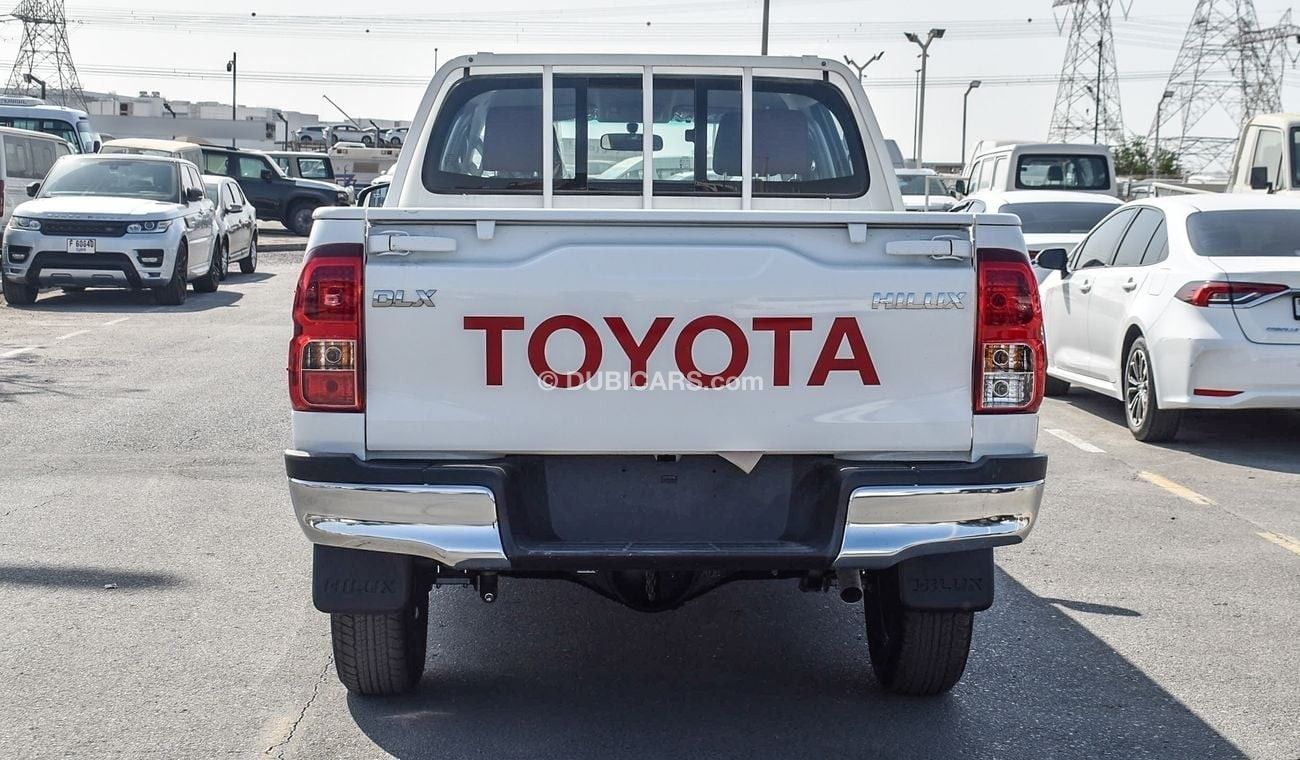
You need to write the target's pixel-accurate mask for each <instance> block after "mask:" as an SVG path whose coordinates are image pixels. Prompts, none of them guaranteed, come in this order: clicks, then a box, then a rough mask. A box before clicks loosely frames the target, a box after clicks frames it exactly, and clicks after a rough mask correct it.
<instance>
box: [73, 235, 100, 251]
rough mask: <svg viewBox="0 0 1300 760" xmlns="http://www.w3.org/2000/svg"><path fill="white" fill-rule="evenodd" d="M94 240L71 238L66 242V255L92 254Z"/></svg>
mask: <svg viewBox="0 0 1300 760" xmlns="http://www.w3.org/2000/svg"><path fill="white" fill-rule="evenodd" d="M94 252H95V239H94V238H72V239H71V240H69V241H68V253H94Z"/></svg>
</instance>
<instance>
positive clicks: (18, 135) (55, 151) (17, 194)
mask: <svg viewBox="0 0 1300 760" xmlns="http://www.w3.org/2000/svg"><path fill="white" fill-rule="evenodd" d="M73 152H74V151H73V149H72V146H71V145H69V144H68V142H67V141H66V140H64V139H62V138H59V137H56V136H54V135H50V134H46V133H44V132H32V131H30V130H27V129H10V128H9V127H0V229H3V228H4V225H6V224H8V223H9V215H10V214H12V213H13V210H14V209H15V208H16V207H17V206H18V204H20V203H23V202H25V201H27V200H28V198H27V186H28V185H29V184H31V183H32V182H40V181H41V180H43V179H45V174H46V172H48V171H49V170H50V167H51V166H54V162H55V161H57V160H59V159H60V158H61V157H63V156H66V155H68V154H70V153H73Z"/></svg>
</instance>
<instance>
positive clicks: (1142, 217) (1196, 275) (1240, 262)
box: [1038, 195, 1300, 441]
mask: <svg viewBox="0 0 1300 760" xmlns="http://www.w3.org/2000/svg"><path fill="white" fill-rule="evenodd" d="M1067 259H1068V260H1067ZM1038 263H1039V265H1040V266H1043V267H1045V268H1049V269H1052V270H1054V271H1052V272H1051V273H1050V275H1049V276H1048V277H1047V278H1046V279H1045V280H1044V281H1043V282H1042V285H1041V286H1040V288H1041V293H1042V300H1043V311H1044V322H1045V327H1046V331H1047V353H1048V366H1047V373H1048V380H1047V393H1048V395H1062V394H1064V393H1066V392H1068V391H1069V389H1070V385H1078V386H1080V387H1083V388H1087V389H1089V390H1092V391H1097V392H1099V393H1103V394H1105V395H1107V396H1111V397H1114V398H1116V399H1120V400H1122V401H1123V402H1124V407H1125V415H1126V417H1127V420H1128V426H1129V429H1130V430H1131V431H1132V432H1133V435H1134V436H1135V437H1136V438H1138V439H1139V440H1143V441H1162V440H1169V439H1171V438H1173V437H1174V436H1175V435H1176V434H1177V432H1178V425H1179V422H1180V420H1181V415H1182V410H1184V409H1300V199H1296V200H1291V199H1283V198H1278V197H1276V196H1262V195H1188V196H1180V197H1171V198H1154V199H1150V200H1144V201H1135V202H1133V203H1129V204H1127V205H1125V206H1123V207H1121V208H1119V209H1118V210H1116V211H1115V212H1114V213H1112V214H1111V215H1110V216H1108V217H1106V218H1105V219H1104V220H1102V222H1101V223H1100V224H1098V225H1097V226H1096V227H1095V228H1094V229H1093V230H1092V232H1091V233H1090V234H1089V235H1088V237H1087V238H1086V239H1085V240H1084V241H1083V243H1082V244H1080V245H1079V246H1078V247H1077V248H1076V249H1075V250H1074V252H1073V253H1071V254H1067V252H1066V251H1065V250H1064V249H1061V248H1055V249H1050V250H1045V251H1042V252H1040V253H1039V257H1038Z"/></svg>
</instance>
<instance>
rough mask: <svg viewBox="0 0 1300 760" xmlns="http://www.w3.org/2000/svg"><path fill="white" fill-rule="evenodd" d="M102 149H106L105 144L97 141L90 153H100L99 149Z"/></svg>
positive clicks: (92, 145) (91, 147)
mask: <svg viewBox="0 0 1300 760" xmlns="http://www.w3.org/2000/svg"><path fill="white" fill-rule="evenodd" d="M102 147H104V144H103V143H101V142H100V141H99V140H96V141H95V142H94V143H92V144H91V146H90V152H91V153H98V152H99V149H100V148H102Z"/></svg>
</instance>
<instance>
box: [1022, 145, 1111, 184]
mask: <svg viewBox="0 0 1300 760" xmlns="http://www.w3.org/2000/svg"><path fill="white" fill-rule="evenodd" d="M1016 187H1017V188H1019V189H1021V190H1109V189H1110V165H1109V162H1107V161H1106V157H1105V156H1079V155H1074V156H1070V155H1035V154H1031V155H1024V156H1021V157H1020V164H1019V165H1018V166H1017V167H1016Z"/></svg>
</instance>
